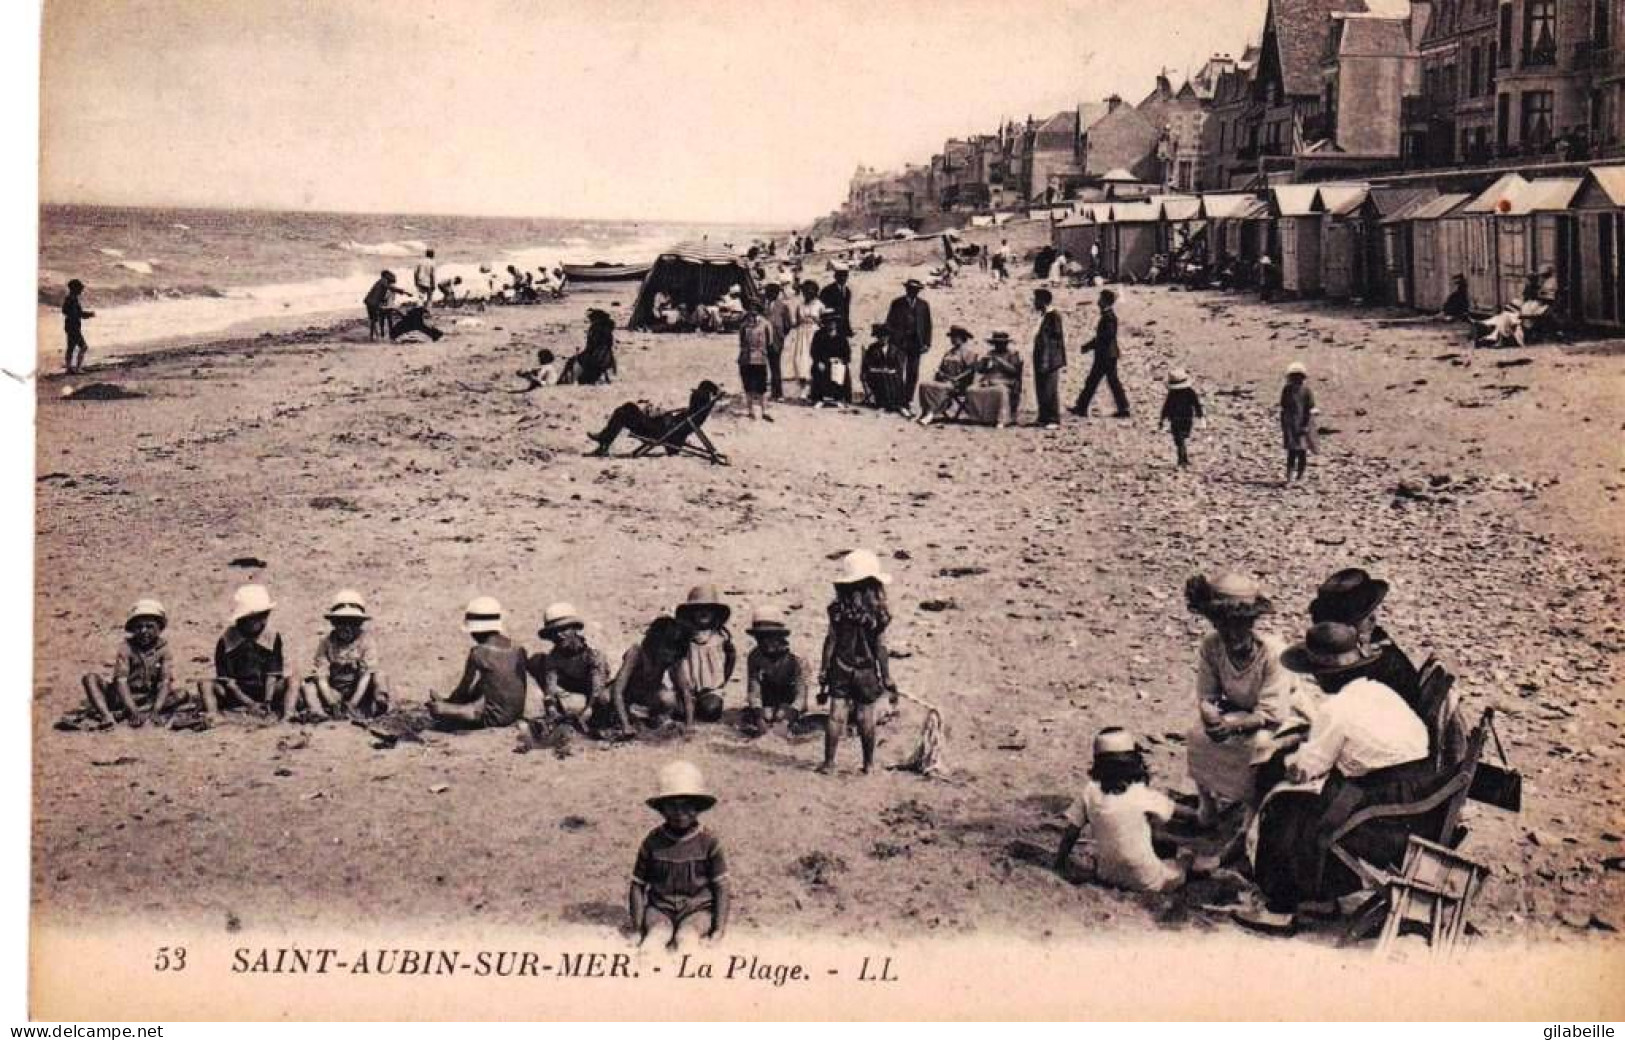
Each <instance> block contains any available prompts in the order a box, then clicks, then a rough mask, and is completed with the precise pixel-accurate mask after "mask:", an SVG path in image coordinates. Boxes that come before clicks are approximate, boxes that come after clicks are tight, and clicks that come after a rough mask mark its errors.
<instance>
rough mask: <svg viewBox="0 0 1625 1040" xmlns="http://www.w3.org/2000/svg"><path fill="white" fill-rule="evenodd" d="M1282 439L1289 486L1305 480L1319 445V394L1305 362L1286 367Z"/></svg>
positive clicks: (1283, 391)
mask: <svg viewBox="0 0 1625 1040" xmlns="http://www.w3.org/2000/svg"><path fill="white" fill-rule="evenodd" d="M1281 436H1282V438H1283V440H1284V441H1285V443H1286V483H1291V482H1292V481H1293V480H1294V479H1296V480H1302V479H1303V472H1304V470H1306V469H1308V468H1309V453H1310V452H1312V451H1316V450H1318V448H1319V444H1318V442H1317V441H1316V439H1315V394H1314V391H1312V390H1310V389H1309V370H1308V369H1307V368H1305V367H1304V364H1303V362H1302V361H1294V362H1292V364H1290V365H1288V366H1286V385H1285V386H1283V387H1281Z"/></svg>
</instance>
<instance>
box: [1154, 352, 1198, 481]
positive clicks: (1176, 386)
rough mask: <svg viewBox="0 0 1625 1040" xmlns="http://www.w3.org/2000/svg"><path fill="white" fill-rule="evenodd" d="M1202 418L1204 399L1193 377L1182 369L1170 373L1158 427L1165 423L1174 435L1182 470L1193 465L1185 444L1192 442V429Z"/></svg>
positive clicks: (1175, 448)
mask: <svg viewBox="0 0 1625 1040" xmlns="http://www.w3.org/2000/svg"><path fill="white" fill-rule="evenodd" d="M1200 418H1202V399H1201V398H1200V397H1198V396H1196V388H1195V387H1193V386H1191V377H1190V376H1189V375H1187V374H1186V372H1185V370H1184V369H1182V368H1176V369H1174V370H1173V371H1172V372H1170V373H1168V396H1167V397H1166V398H1164V399H1163V402H1162V417H1161V418H1159V419H1158V420H1157V426H1158V427H1159V428H1160V427H1161V426H1162V424H1163V423H1167V424H1168V429H1169V431H1170V432H1172V433H1173V435H1174V450H1175V452H1176V453H1177V456H1178V459H1179V465H1180V468H1181V469H1183V468H1185V467H1186V466H1189V465H1190V464H1191V459H1190V455H1188V454H1187V453H1186V451H1185V442H1186V441H1188V440H1190V436H1191V428H1192V427H1194V426H1195V425H1196V420H1198V419H1200Z"/></svg>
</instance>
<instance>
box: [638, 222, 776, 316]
mask: <svg viewBox="0 0 1625 1040" xmlns="http://www.w3.org/2000/svg"><path fill="white" fill-rule="evenodd" d="M734 285H737V286H739V293H740V301H741V302H742V303H745V304H747V305H748V304H750V303H752V302H754V303H758V304H759V303H761V302H762V294H761V291H760V289H758V288H757V285H756V280H755V279H754V278H752V277H751V273H750V267H749V265H748V264H747V263H746V262H745V260H744V258H743V257H740V256H736V255H734V253H732V252H731V251H729V250H726V249H722V248H720V247H718V246H714V245H711V244H710V243H708V242H681V243H679V244H677V245H675V246H672V247H671V248H670V249H668V250H666V251H665V252H664V253H661V254H660V255H659V256H658V257H656V258H655V262H654V266H653V267H651V268H650V269H649V273H648V275H647V276H646V277H645V278H644V279H643V288H642V289H640V290H638V299H637V302H636V303H634V304H633V305H632V316H631V318H630V319H628V321H627V323H626V327H627V328H629V329H646V328H649V327H651V326H652V325H653V324H654V311H655V294H656V293H661V292H663V293H665V294H666V295H668V296H670V297H671V298H672V300H673V301H674V302H676V303H680V304H683V305H684V306H688V307H692V306H694V305H696V304H701V303H714V302H715V301H717V300H719V299H721V298H722V297H723V296H724V295H725V294H726V293H727V291H728V289H729V288H730V287H731V286H734Z"/></svg>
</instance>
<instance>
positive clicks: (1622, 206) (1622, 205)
mask: <svg viewBox="0 0 1625 1040" xmlns="http://www.w3.org/2000/svg"><path fill="white" fill-rule="evenodd" d="M1574 219H1575V231H1576V238H1577V239H1578V241H1579V252H1580V269H1581V270H1583V271H1585V272H1586V274H1587V277H1585V278H1584V279H1583V281H1582V282H1581V284H1580V285H1578V286H1571V287H1570V288H1569V293H1570V298H1571V299H1573V300H1575V301H1577V303H1578V310H1579V317H1580V320H1581V321H1583V322H1585V323H1586V324H1588V325H1601V326H1607V327H1612V328H1616V329H1617V328H1620V327H1625V276H1622V275H1621V273H1620V272H1621V271H1622V270H1625V166H1597V167H1593V168H1592V169H1590V170H1588V171H1587V173H1586V178H1585V182H1584V183H1583V184H1582V185H1581V186H1580V190H1579V192H1578V193H1577V194H1576V195H1575V197H1574Z"/></svg>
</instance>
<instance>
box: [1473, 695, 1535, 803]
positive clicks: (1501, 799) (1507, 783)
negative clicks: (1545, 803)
mask: <svg viewBox="0 0 1625 1040" xmlns="http://www.w3.org/2000/svg"><path fill="white" fill-rule="evenodd" d="M1490 736H1491V737H1493V738H1494V739H1495V753H1496V754H1497V755H1498V756H1500V759H1501V764H1500V765H1496V764H1495V763H1494V762H1480V763H1479V764H1478V768H1477V769H1475V770H1473V782H1472V785H1471V786H1470V787H1468V789H1467V797H1468V798H1471V799H1472V800H1473V801H1475V802H1482V803H1484V804H1485V805H1491V806H1494V807H1495V808H1497V809H1505V810H1506V811H1507V812H1518V811H1519V810H1521V809H1522V808H1523V774H1522V773H1520V772H1518V771H1517V770H1516V769H1513V768H1512V765H1511V763H1509V762H1508V761H1507V753H1506V749H1505V748H1503V747H1502V746H1501V734H1499V733H1497V732H1496V731H1495V720H1494V719H1493V718H1492V719H1491V720H1490Z"/></svg>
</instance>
